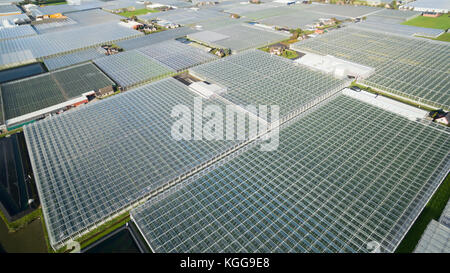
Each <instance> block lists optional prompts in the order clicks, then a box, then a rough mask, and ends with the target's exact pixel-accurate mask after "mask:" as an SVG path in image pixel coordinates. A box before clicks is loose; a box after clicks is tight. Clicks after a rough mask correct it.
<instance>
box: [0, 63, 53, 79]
mask: <svg viewBox="0 0 450 273" xmlns="http://www.w3.org/2000/svg"><path fill="white" fill-rule="evenodd" d="M44 72H45V69H44V67H43V66H42V64H41V63H33V64H28V65H24V66H19V67H15V68H11V69H6V70H2V71H0V83H4V82H9V81H14V80H18V79H22V78H26V77H30V76H34V75H37V74H41V73H44Z"/></svg>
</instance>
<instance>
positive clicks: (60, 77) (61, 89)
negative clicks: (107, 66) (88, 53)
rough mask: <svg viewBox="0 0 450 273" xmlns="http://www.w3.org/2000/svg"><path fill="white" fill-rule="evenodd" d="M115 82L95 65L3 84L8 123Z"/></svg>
mask: <svg viewBox="0 0 450 273" xmlns="http://www.w3.org/2000/svg"><path fill="white" fill-rule="evenodd" d="M113 84H114V83H113V82H112V81H111V80H110V79H108V78H107V77H106V76H105V75H104V74H103V73H102V72H101V71H100V70H99V69H98V68H96V67H95V66H94V65H93V64H85V65H80V66H75V67H70V68H68V69H63V70H58V71H55V72H51V73H45V74H41V75H38V76H34V77H29V78H25V79H21V80H17V81H12V82H8V83H4V84H2V85H1V91H2V99H3V108H4V115H5V120H8V119H12V118H16V117H19V116H22V115H25V114H28V113H31V112H35V111H38V110H41V109H44V108H46V107H50V106H53V105H56V104H59V103H63V102H65V101H67V100H70V99H72V98H75V97H79V96H81V95H82V94H83V93H86V92H89V91H93V90H97V89H99V88H103V87H106V86H110V85H113Z"/></svg>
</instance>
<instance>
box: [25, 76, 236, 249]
mask: <svg viewBox="0 0 450 273" xmlns="http://www.w3.org/2000/svg"><path fill="white" fill-rule="evenodd" d="M194 97H195V95H194V93H192V92H191V91H190V90H189V88H188V87H187V86H185V85H184V84H182V83H181V82H179V81H177V80H175V79H173V78H169V79H164V80H161V81H158V82H154V83H151V84H148V85H145V86H142V87H140V88H137V89H134V90H131V91H128V92H125V93H122V94H119V95H116V96H113V97H111V98H108V99H106V100H101V101H99V102H95V103H91V104H88V105H86V106H84V107H81V108H78V109H75V110H72V111H69V112H66V113H63V114H60V115H57V116H55V117H53V118H50V119H45V120H42V121H38V122H35V123H33V124H30V125H26V126H25V128H24V132H25V137H26V141H27V146H28V149H29V153H30V159H31V162H32V166H33V173H34V176H35V179H36V184H37V186H38V191H39V196H40V199H41V202H42V206H43V213H44V216H45V220H46V221H45V222H46V225H47V228H48V232H49V236H50V242H51V244H52V245H56V244H59V243H62V242H63V241H65V240H67V239H69V238H70V237H73V236H76V235H77V234H80V232H83V231H85V230H87V229H89V228H92V227H93V226H94V224H98V223H99V222H101V221H104V220H105V219H107V218H108V217H110V216H112V215H114V214H115V213H119V212H120V211H122V210H123V209H126V208H129V206H130V205H132V204H134V203H136V202H137V201H139V199H140V198H143V197H145V196H147V195H149V194H151V193H152V192H154V191H155V190H157V189H160V188H162V187H164V186H166V185H167V184H168V183H169V182H174V181H175V182H177V180H178V179H180V178H181V177H183V175H186V174H187V173H189V172H191V171H192V170H194V169H195V168H197V167H199V166H201V165H202V164H208V162H211V160H214V158H215V157H218V156H220V155H221V154H222V153H225V152H226V151H228V150H230V149H233V148H235V146H236V145H237V144H239V143H240V141H237V140H236V141H230V140H228V141H225V140H223V141H208V140H196V141H185V140H180V141H177V140H175V139H174V138H172V136H171V126H172V124H173V122H174V119H173V118H172V117H171V111H172V108H173V107H174V106H176V105H180V104H181V105H187V106H188V107H189V106H190V105H192V104H193V99H194ZM209 103H212V104H215V105H224V104H222V103H220V102H219V101H216V100H209V101H208V102H204V103H203V105H204V106H206V105H208V104H209ZM190 108H191V109H192V107H190ZM195 111H199V110H195ZM207 120H208V119H207V118H206V119H205V121H207Z"/></svg>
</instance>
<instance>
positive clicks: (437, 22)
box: [402, 14, 450, 29]
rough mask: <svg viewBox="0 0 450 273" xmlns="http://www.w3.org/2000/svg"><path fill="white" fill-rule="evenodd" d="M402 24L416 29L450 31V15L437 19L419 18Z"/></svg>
mask: <svg viewBox="0 0 450 273" xmlns="http://www.w3.org/2000/svg"><path fill="white" fill-rule="evenodd" d="M402 24H403V25H408V26H416V27H426V28H437V29H448V28H450V15H449V14H443V15H441V16H439V17H436V18H433V17H423V16H417V17H415V18H413V19H411V20H408V21H406V22H403V23H402Z"/></svg>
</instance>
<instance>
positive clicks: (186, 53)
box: [138, 40, 218, 71]
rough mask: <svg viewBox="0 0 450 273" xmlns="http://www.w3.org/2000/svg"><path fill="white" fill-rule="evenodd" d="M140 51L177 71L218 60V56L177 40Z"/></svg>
mask: <svg viewBox="0 0 450 273" xmlns="http://www.w3.org/2000/svg"><path fill="white" fill-rule="evenodd" d="M138 51H139V52H141V53H143V54H145V55H147V56H149V57H151V58H153V59H155V60H158V61H159V62H161V63H163V64H164V65H166V66H168V67H170V68H172V69H174V70H176V71H181V70H184V69H187V68H190V67H193V66H196V65H199V64H202V63H206V62H209V61H212V60H215V59H217V58H218V57H217V56H216V55H213V54H211V53H208V52H206V51H204V50H201V49H199V48H195V47H192V46H190V45H187V44H184V43H181V42H178V41H175V40H169V41H166V42H162V43H158V44H153V45H151V46H146V47H143V48H140V49H138Z"/></svg>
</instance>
